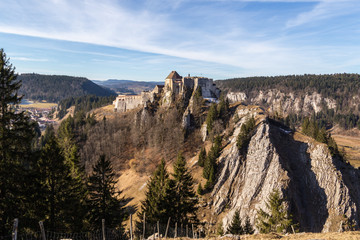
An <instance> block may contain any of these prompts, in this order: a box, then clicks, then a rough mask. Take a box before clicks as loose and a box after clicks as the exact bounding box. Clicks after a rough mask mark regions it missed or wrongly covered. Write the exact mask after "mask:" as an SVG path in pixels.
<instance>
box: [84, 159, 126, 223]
mask: <svg viewBox="0 0 360 240" xmlns="http://www.w3.org/2000/svg"><path fill="white" fill-rule="evenodd" d="M115 184H116V179H115V173H114V170H113V168H112V166H111V163H110V161H109V160H108V159H106V156H105V155H101V156H100V157H99V160H98V161H97V162H96V164H95V166H94V167H93V173H92V175H91V176H90V177H89V184H88V191H89V200H88V203H89V208H90V210H89V221H90V224H91V226H92V228H93V229H98V228H100V226H101V221H102V219H105V221H106V226H108V227H111V228H120V229H121V228H122V221H123V220H124V207H123V199H122V198H121V196H120V194H121V192H120V191H118V190H117V189H116V186H115Z"/></svg>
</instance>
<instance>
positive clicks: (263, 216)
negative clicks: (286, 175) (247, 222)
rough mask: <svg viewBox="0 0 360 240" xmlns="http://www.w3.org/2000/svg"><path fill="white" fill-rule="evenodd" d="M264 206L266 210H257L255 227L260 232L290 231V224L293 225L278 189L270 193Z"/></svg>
mask: <svg viewBox="0 0 360 240" xmlns="http://www.w3.org/2000/svg"><path fill="white" fill-rule="evenodd" d="M266 208H267V210H266V211H264V210H262V209H259V210H258V211H257V228H258V229H259V231H260V232H261V233H269V232H279V233H280V232H290V231H291V225H294V224H293V220H292V216H291V215H290V214H289V213H288V211H287V209H286V206H285V204H284V199H283V198H282V197H281V196H280V192H279V190H273V191H272V192H271V193H270V196H269V198H268V200H267V202H266Z"/></svg>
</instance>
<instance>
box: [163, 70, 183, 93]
mask: <svg viewBox="0 0 360 240" xmlns="http://www.w3.org/2000/svg"><path fill="white" fill-rule="evenodd" d="M181 80H182V77H181V76H180V75H179V74H178V73H177V72H176V71H171V73H170V74H169V75H168V76H167V77H166V79H165V89H166V90H168V91H169V90H170V91H171V92H173V93H175V94H179V92H180V89H181V85H182V81H181Z"/></svg>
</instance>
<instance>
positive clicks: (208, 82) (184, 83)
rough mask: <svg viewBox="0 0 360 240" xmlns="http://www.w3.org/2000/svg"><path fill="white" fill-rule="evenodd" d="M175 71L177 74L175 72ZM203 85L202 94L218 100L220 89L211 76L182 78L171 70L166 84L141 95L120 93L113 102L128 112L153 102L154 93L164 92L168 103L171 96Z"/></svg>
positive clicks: (120, 109)
mask: <svg viewBox="0 0 360 240" xmlns="http://www.w3.org/2000/svg"><path fill="white" fill-rule="evenodd" d="M174 73H175V74H174ZM197 87H201V90H202V96H203V97H204V98H207V99H208V100H214V99H215V100H216V99H217V98H219V97H220V90H219V89H218V88H217V87H216V86H215V84H214V82H213V80H212V79H210V78H205V77H190V75H189V76H188V77H183V78H181V76H180V75H178V73H176V72H175V71H173V72H171V74H170V75H169V77H168V78H166V79H165V86H164V87H163V86H161V85H159V86H156V87H155V88H154V90H153V91H151V92H142V93H141V94H140V95H119V96H118V97H117V98H116V100H115V101H114V102H113V105H114V107H115V109H116V110H117V111H118V112H126V111H127V110H131V109H134V108H138V107H143V106H144V105H145V104H146V102H147V101H150V102H153V101H154V95H155V94H160V92H161V91H163V92H164V96H163V98H164V99H165V100H166V99H167V101H164V102H167V104H170V102H171V96H172V94H174V95H175V96H177V95H179V94H183V93H184V92H185V89H193V90H195V89H197Z"/></svg>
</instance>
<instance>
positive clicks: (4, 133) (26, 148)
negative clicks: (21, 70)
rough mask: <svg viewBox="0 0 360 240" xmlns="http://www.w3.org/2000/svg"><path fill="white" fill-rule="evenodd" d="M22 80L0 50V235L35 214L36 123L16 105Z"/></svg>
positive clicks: (18, 100) (19, 98)
mask: <svg viewBox="0 0 360 240" xmlns="http://www.w3.org/2000/svg"><path fill="white" fill-rule="evenodd" d="M20 86H21V81H19V80H18V79H17V75H16V74H15V68H14V67H13V66H12V65H11V64H10V62H9V59H8V58H7V57H6V54H5V52H4V51H3V49H0V199H1V200H0V235H7V234H8V233H9V232H10V231H11V228H12V221H13V219H14V218H20V221H24V220H25V219H26V220H29V218H30V219H31V218H32V217H34V215H33V214H32V213H31V212H30V210H29V209H28V208H30V207H34V202H33V199H32V196H33V187H34V185H33V182H32V181H31V179H32V169H33V167H34V166H35V164H36V161H35V159H34V158H33V152H32V142H33V139H34V136H35V129H36V127H35V125H34V123H32V122H30V119H29V117H27V116H26V115H25V114H24V113H23V112H16V111H15V107H16V105H18V104H19V103H20V101H21V97H19V95H18V90H19V88H20Z"/></svg>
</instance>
